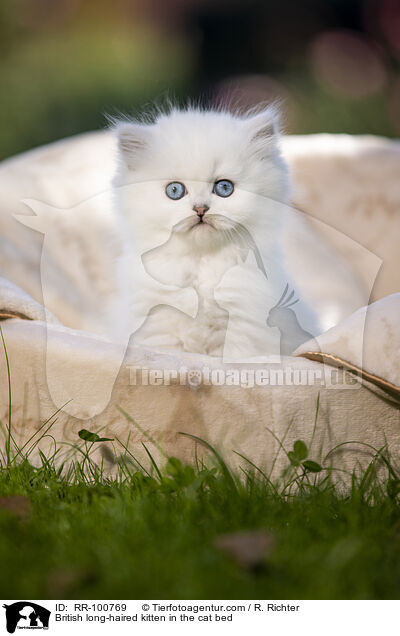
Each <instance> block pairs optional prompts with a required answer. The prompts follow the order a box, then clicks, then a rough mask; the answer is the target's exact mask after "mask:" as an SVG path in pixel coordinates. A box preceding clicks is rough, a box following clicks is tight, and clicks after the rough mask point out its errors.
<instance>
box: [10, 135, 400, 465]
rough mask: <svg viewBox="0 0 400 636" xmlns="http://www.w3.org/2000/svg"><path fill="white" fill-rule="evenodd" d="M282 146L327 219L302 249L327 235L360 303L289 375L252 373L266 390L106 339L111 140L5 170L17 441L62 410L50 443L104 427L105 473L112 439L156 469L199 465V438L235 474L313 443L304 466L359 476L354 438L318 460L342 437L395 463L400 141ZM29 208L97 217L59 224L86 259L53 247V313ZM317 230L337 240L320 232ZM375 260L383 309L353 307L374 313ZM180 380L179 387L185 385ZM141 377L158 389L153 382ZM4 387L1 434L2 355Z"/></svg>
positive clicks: (85, 139) (189, 358)
mask: <svg viewBox="0 0 400 636" xmlns="http://www.w3.org/2000/svg"><path fill="white" fill-rule="evenodd" d="M284 151H285V155H286V158H287V160H288V161H289V163H290V165H291V166H292V170H293V174H294V180H295V193H294V199H295V201H296V204H297V205H298V206H299V207H300V208H301V209H303V210H304V211H305V212H308V213H310V214H311V215H313V216H315V217H318V218H317V220H316V221H313V219H312V218H309V219H308V223H309V224H310V227H311V226H312V232H310V234H309V235H308V234H307V233H306V234H305V235H304V236H305V240H314V241H315V237H316V236H318V235H320V236H321V241H322V236H323V237H324V241H326V242H327V243H321V244H324V245H325V244H328V245H329V250H327V257H326V258H327V259H331V261H332V263H335V264H337V267H336V266H335V271H336V270H337V269H340V268H341V271H342V273H343V276H344V277H346V279H347V280H348V285H347V286H346V295H347V297H348V296H349V295H350V296H351V297H352V298H353V299H354V309H355V311H353V312H349V311H348V307H349V304H348V299H347V297H346V298H344V296H343V298H342V296H341V292H340V293H339V291H340V290H338V293H337V297H338V299H339V300H338V303H337V307H335V312H336V314H335V315H336V316H339V321H338V324H337V325H336V326H334V327H333V328H331V329H329V330H327V331H326V332H325V333H324V334H323V335H322V336H320V337H319V338H318V342H317V346H316V342H315V340H313V341H311V343H305V344H304V345H302V346H301V347H300V348H299V349H298V351H297V352H296V354H297V355H296V356H291V357H287V358H284V359H282V361H281V363H280V365H276V364H266V363H262V364H259V365H258V366H257V365H256V366H254V365H253V366H252V369H256V370H257V373H258V376H257V378H258V382H256V381H254V382H253V381H252V379H251V373H250V374H249V373H247V375H246V373H245V374H244V375H243V371H244V370H247V371H251V369H250V368H249V365H248V366H247V367H243V365H242V366H238V365H237V368H236V367H235V365H226V364H223V363H222V362H221V361H220V360H218V359H216V358H210V357H207V356H201V355H195V354H188V353H182V354H179V355H172V354H167V353H157V352H156V351H151V350H144V349H139V348H137V347H130V348H128V350H127V351H126V355H125V349H124V348H123V347H122V346H121V345H116V344H113V343H111V342H109V341H107V340H106V339H105V338H104V337H103V336H101V335H100V334H101V324H100V323H101V316H102V315H103V313H104V304H105V303H107V302H109V303H112V302H113V292H114V287H113V281H112V280H111V279H110V271H111V269H112V254H110V255H108V254H107V253H105V251H104V250H103V249H102V245H103V243H102V241H104V239H105V237H106V236H108V235H109V233H110V232H112V229H113V227H112V217H111V215H110V213H109V209H110V208H109V182H110V179H111V177H112V174H113V170H114V161H115V155H114V153H115V147H114V140H113V139H112V137H111V136H110V134H109V133H93V134H88V135H82V136H80V137H76V138H72V139H69V140H65V141H61V142H58V143H56V144H51V145H50V146H47V147H44V148H40V149H37V150H35V151H32V152H30V153H25V154H24V155H21V156H19V157H16V158H14V159H12V160H8V161H5V162H3V164H0V193H1V194H0V241H1V253H0V275H1V276H2V279H1V280H0V319H2V322H1V323H0V325H1V326H2V331H3V334H4V338H5V342H6V346H7V351H8V355H9V359H10V366H11V379H12V424H13V431H14V436H15V439H16V441H17V442H18V443H19V444H22V443H24V440H27V439H29V437H31V435H32V434H33V433H34V431H35V430H37V429H38V428H39V427H40V426H41V424H42V423H43V422H44V421H46V420H47V419H48V418H50V417H51V416H52V415H53V414H54V413H55V411H56V410H57V409H59V408H60V407H63V408H62V409H61V411H60V412H59V413H58V414H57V416H56V417H57V421H56V422H55V424H54V425H53V426H52V429H51V434H52V436H53V438H54V439H55V440H56V441H57V443H58V444H61V447H62V452H63V453H64V454H65V457H67V456H69V455H70V454H71V447H70V446H69V444H75V443H76V442H78V441H79V438H78V435H77V434H78V431H79V430H80V429H81V428H88V429H90V430H93V431H95V430H96V431H97V430H100V429H101V433H102V435H104V436H105V437H112V438H114V440H115V441H114V443H113V444H114V446H113V452H112V453H108V455H107V457H108V460H107V462H108V463H107V467H108V468H109V469H110V470H114V469H115V461H116V459H117V457H118V455H119V454H123V447H122V446H121V445H120V443H119V441H121V442H123V443H125V442H126V441H127V440H128V439H129V446H130V450H131V452H132V453H133V454H134V455H135V457H137V459H138V460H139V461H147V460H146V457H147V456H146V454H145V451H144V449H143V446H142V444H141V442H145V443H146V444H147V443H148V444H149V446H151V450H152V453H154V454H155V456H156V458H157V459H159V460H160V461H162V458H163V456H164V453H166V454H174V455H177V456H179V457H181V458H183V459H187V460H191V459H193V458H194V454H195V450H196V448H195V447H196V444H195V442H194V440H193V439H192V438H189V437H185V436H183V435H180V433H181V432H183V433H189V434H191V435H195V436H198V437H200V438H202V439H204V440H206V441H207V442H208V443H210V444H212V445H213V446H215V447H216V448H218V450H219V451H220V452H221V453H222V454H223V456H224V457H225V458H226V459H227V460H228V461H229V463H230V464H231V465H238V464H240V465H244V463H245V460H243V459H241V458H240V457H239V455H238V454H237V453H240V454H241V455H244V456H246V457H247V458H248V459H249V460H251V461H252V462H254V463H255V464H257V465H258V466H259V467H260V468H262V469H264V470H267V471H273V474H274V475H275V476H276V475H278V474H279V473H280V471H281V469H282V467H284V466H286V465H287V458H286V456H285V452H284V450H282V446H281V444H280V442H281V443H282V445H283V447H284V448H285V449H287V450H290V448H291V447H292V445H293V442H294V441H295V440H296V439H303V440H304V441H305V442H306V443H307V444H309V443H310V442H311V440H312V446H311V451H310V457H312V458H313V459H316V460H318V461H321V462H322V463H323V464H324V466H325V465H326V466H328V464H329V463H330V461H332V463H333V465H334V466H335V467H338V468H341V469H343V468H345V469H350V470H351V469H352V468H353V467H354V466H355V465H356V464H357V462H361V463H363V462H366V461H368V458H370V452H369V451H368V449H367V446H361V445H359V444H356V443H355V444H350V445H346V446H345V447H344V449H345V450H343V448H342V449H341V451H340V452H339V451H337V452H336V453H335V454H334V455H330V456H329V458H327V459H326V460H325V459H324V457H325V456H326V454H327V453H328V452H329V451H330V450H331V449H332V448H334V447H335V446H336V445H337V444H342V443H344V442H347V441H352V442H362V443H363V444H370V445H371V446H373V447H374V448H377V449H378V448H381V447H382V446H383V445H384V444H385V443H387V444H388V446H389V449H390V452H391V453H392V454H393V455H394V457H395V458H396V455H397V453H398V451H399V450H400V448H399V445H400V441H399V433H398V431H399V430H400V429H399V424H400V410H399V406H400V388H399V387H400V369H399V363H398V351H399V347H400V325H399V320H398V317H399V315H400V313H399V312H400V294H396V293H394V294H393V293H392V292H396V291H397V290H398V289H399V288H400V286H399V280H398V267H397V261H396V249H397V246H398V241H399V238H400V237H399V226H400V223H399V219H398V215H399V200H400V191H399V185H398V178H397V179H396V173H397V174H398V172H399V165H400V163H399V159H400V149H399V144H398V142H389V141H386V140H382V139H375V138H359V139H357V138H350V137H347V136H326V135H322V136H320V135H316V136H311V137H295V138H286V139H285V140H284ZM99 193H101V194H99ZM23 199H29V200H31V201H32V200H35V201H36V202H37V201H40V202H43V203H46V204H47V205H52V206H56V207H58V208H64V209H65V210H66V212H68V210H74V209H75V212H76V209H79V207H78V208H76V206H79V205H80V204H82V201H86V202H87V203H86V213H87V214H88V215H89V218H91V223H90V226H87V225H86V226H85V227H84V228H82V227H81V226H80V225H79V216H77V215H76V213H72V214H71V215H70V216H68V214H66V215H65V216H64V217H63V218H62V223H63V227H64V230H65V236H66V237H67V238H68V239H69V243H70V244H71V245H72V246H73V245H74V244H75V243H76V241H78V240H80V241H81V242H83V249H82V245H81V249H80V251H79V254H80V258H81V259H83V260H82V261H78V259H76V260H75V259H74V258H73V255H74V254H77V252H76V251H75V252H74V251H73V250H72V251H70V252H69V259H68V258H66V254H65V251H63V250H62V249H61V248H62V246H61V245H58V244H57V243H54V244H50V245H48V246H47V252H46V259H47V261H46V262H47V265H49V263H50V265H51V267H47V278H46V285H45V301H46V307H47V311H46V312H45V310H44V309H43V294H42V289H43V286H42V280H41V274H40V258H41V254H42V246H43V235H42V234H41V233H40V232H33V231H32V229H31V228H35V229H39V230H40V229H41V228H40V227H38V226H37V221H34V218H35V217H29V216H28V217H26V222H25V223H24V224H21V223H20V222H19V221H18V220H16V218H15V215H29V214H30V211H29V209H28V207H27V205H26V204H24V203H23V202H22V200H23ZM28 203H29V202H28ZM36 205H37V204H36ZM74 206H75V208H74ZM30 207H31V208H32V206H30ZM33 207H34V206H33ZM44 207H46V205H44ZM90 215H91V216H90ZM42 218H43V217H42ZM29 219H30V220H29ZM321 221H322V222H325V223H329V224H331V225H333V226H334V227H335V228H336V230H339V232H333V233H332V232H329V231H327V229H326V226H325V225H324V224H323V223H321ZM35 223H36V225H35ZM26 226H28V227H26ZM82 229H83V230H84V231H83V233H82ZM319 233H320V234H319ZM343 233H345V234H347V236H343ZM349 236H350V238H351V239H353V240H349V239H348V237H349ZM307 237H308V238H307ZM310 237H311V238H310ZM45 240H46V239H45ZM288 240H289V239H288ZM67 242H68V241H67ZM395 246H396V248H395ZM365 248H367V249H365ZM303 249H304V245H303ZM328 252H329V253H328ZM82 254H83V256H82ZM379 257H381V258H384V257H385V260H384V263H383V265H382V267H381V269H380V272H379V275H378V278H377V281H376V284H375V286H374V289H373V296H374V298H381V300H379V301H378V302H376V303H374V304H373V305H372V306H371V307H369V309H368V311H367V312H366V310H365V309H358V308H359V307H361V305H366V304H367V301H368V296H369V292H370V291H371V287H372V284H373V282H374V280H375V277H376V274H377V271H378V269H379V266H380V265H381V261H380V259H379ZM389 293H392V295H391V296H387V294H389ZM382 297H383V298H382ZM33 299H34V300H33ZM88 299H89V300H88ZM363 301H364V302H363ZM344 307H346V310H345V309H343V308H344ZM349 313H350V314H351V315H349ZM13 315H14V316H15V318H10V316H13ZM124 356H125V357H124ZM121 362H122V364H121ZM250 366H251V365H250ZM337 367H344V368H345V369H347V371H346V373H344V374H343V373H342V372H339V371H336V368H337ZM182 368H184V369H185V371H182ZM146 369H147V370H152V371H153V373H152V374H150V376H149V374H148V373H147V374H146V373H145V372H143V370H146ZM205 369H208V370H209V371H208V373H209V374H211V376H212V377H213V378H214V380H213V381H212V382H210V383H207V382H204V373H205V371H204V370H205ZM279 371H280V372H281V375H279ZM213 373H214V375H212V374H213ZM235 373H236V375H235ZM241 373H242V375H241ZM335 373H336V375H335ZM237 374H239V381H237ZM183 376H184V377H185V378H186V381H185V383H180V380H179V378H180V377H183ZM200 376H201V377H202V380H203V381H201V382H199V377H200ZM146 377H147V378H149V377H151V378H152V383H151V382H150V383H149V382H148V383H147V384H146V381H145V380H144V381H143V378H146ZM166 377H168V378H169V383H168V382H167V381H166V380H165V378H166ZM227 377H229V378H233V380H232V379H231V384H232V386H229V385H227V382H228V381H227ZM0 378H1V381H0V420H1V421H2V422H3V424H4V423H5V422H7V418H8V387H7V375H6V368H5V365H4V361H3V363H2V364H1V367H0ZM160 378H161V380H160ZM221 378H222V380H221ZM266 378H268V383H267V382H266ZM271 378H272V380H271ZM338 378H339V379H338ZM323 380H325V382H328V384H329V386H324V385H323ZM160 381H161V384H160ZM221 381H222V382H224V383H223V384H222V385H219V384H220V383H221ZM252 384H255V386H252ZM318 395H320V399H319V412H318V418H317V424H316V427H315V430H314V426H315V414H316V405H317V400H318ZM121 409H122V410H123V411H124V412H125V413H126V414H127V415H123V414H122V412H121ZM131 418H132V419H133V420H134V422H133V421H132V419H131ZM117 440H118V441H117ZM150 440H152V441H150ZM278 440H280V442H278ZM52 444H54V442H53V440H52V439H51V438H49V437H47V438H45V439H44V440H43V441H42V442H41V448H42V449H43V450H47V451H48V450H49V449H50V448H52ZM109 446H110V444H109ZM197 452H198V453H200V452H201V449H200V448H197ZM371 452H372V451H371Z"/></svg>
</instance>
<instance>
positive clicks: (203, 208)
mask: <svg viewBox="0 0 400 636" xmlns="http://www.w3.org/2000/svg"><path fill="white" fill-rule="evenodd" d="M209 209H210V208H209V207H208V205H194V206H193V210H194V211H195V212H196V214H197V216H199V217H200V218H201V217H203V216H204V215H205V213H206V212H208V210H209Z"/></svg>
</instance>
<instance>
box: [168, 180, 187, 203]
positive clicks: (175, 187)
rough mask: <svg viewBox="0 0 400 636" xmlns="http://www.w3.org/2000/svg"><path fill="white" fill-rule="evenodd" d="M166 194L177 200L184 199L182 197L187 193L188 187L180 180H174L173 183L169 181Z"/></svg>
mask: <svg viewBox="0 0 400 636" xmlns="http://www.w3.org/2000/svg"><path fill="white" fill-rule="evenodd" d="M165 194H166V195H167V197H169V198H170V199H174V200H175V201H176V200H177V199H182V197H183V196H184V195H185V194H186V188H185V186H184V185H183V183H180V181H172V183H169V184H168V185H167V186H166V188H165Z"/></svg>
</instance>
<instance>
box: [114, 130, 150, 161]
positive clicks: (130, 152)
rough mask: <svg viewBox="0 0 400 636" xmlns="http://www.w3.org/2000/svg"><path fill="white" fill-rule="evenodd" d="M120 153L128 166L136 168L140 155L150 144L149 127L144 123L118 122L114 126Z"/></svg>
mask: <svg viewBox="0 0 400 636" xmlns="http://www.w3.org/2000/svg"><path fill="white" fill-rule="evenodd" d="M114 130H115V133H116V135H117V139H118V147H119V151H120V155H121V157H122V159H123V161H124V162H125V163H126V165H127V166H128V168H135V166H136V165H137V161H138V156H139V155H140V154H141V153H142V152H143V151H144V150H145V149H146V147H147V145H148V134H149V131H148V127H147V126H146V125H143V124H134V123H130V122H123V121H121V122H117V123H116V124H115V126H114Z"/></svg>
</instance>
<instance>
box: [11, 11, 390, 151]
mask: <svg viewBox="0 0 400 636" xmlns="http://www.w3.org/2000/svg"><path fill="white" fill-rule="evenodd" d="M0 53H1V55H0V86H1V100H0V120H1V122H2V123H1V127H0V158H4V157H7V156H10V155H12V154H15V153H18V152H21V151H23V150H26V149H29V148H32V147H34V146H37V145H40V144H43V143H47V142H49V141H52V140H55V139H59V138H62V137H65V136H69V135H73V134H76V133H79V132H82V131H86V130H92V129H96V128H101V127H104V126H106V119H105V114H106V113H109V114H116V113H118V112H123V113H128V114H133V115H134V114H135V113H137V112H139V111H142V110H143V109H146V107H147V106H148V105H149V103H152V102H154V101H157V102H160V101H161V102H162V101H163V100H164V99H165V98H166V97H169V98H172V99H175V100H177V101H178V102H182V103H184V102H186V101H187V99H188V98H189V99H193V100H196V101H198V100H201V101H202V102H203V103H205V104H216V103H225V104H234V105H238V106H242V107H247V106H251V105H254V104H255V103H258V102H260V101H265V100H268V101H269V100H274V99H277V98H278V99H280V100H281V101H282V105H283V110H284V113H285V128H286V130H287V131H288V132H292V133H312V132H321V131H326V132H348V133H355V134H360V133H372V134H381V135H387V136H396V135H398V134H399V132H400V72H399V61H400V2H399V0H299V1H295V0H247V1H246V0H241V1H239V0H230V1H227V0H147V1H146V0H113V1H112V2H110V1H109V0H96V1H94V0H93V1H92V0H1V3H0Z"/></svg>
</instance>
